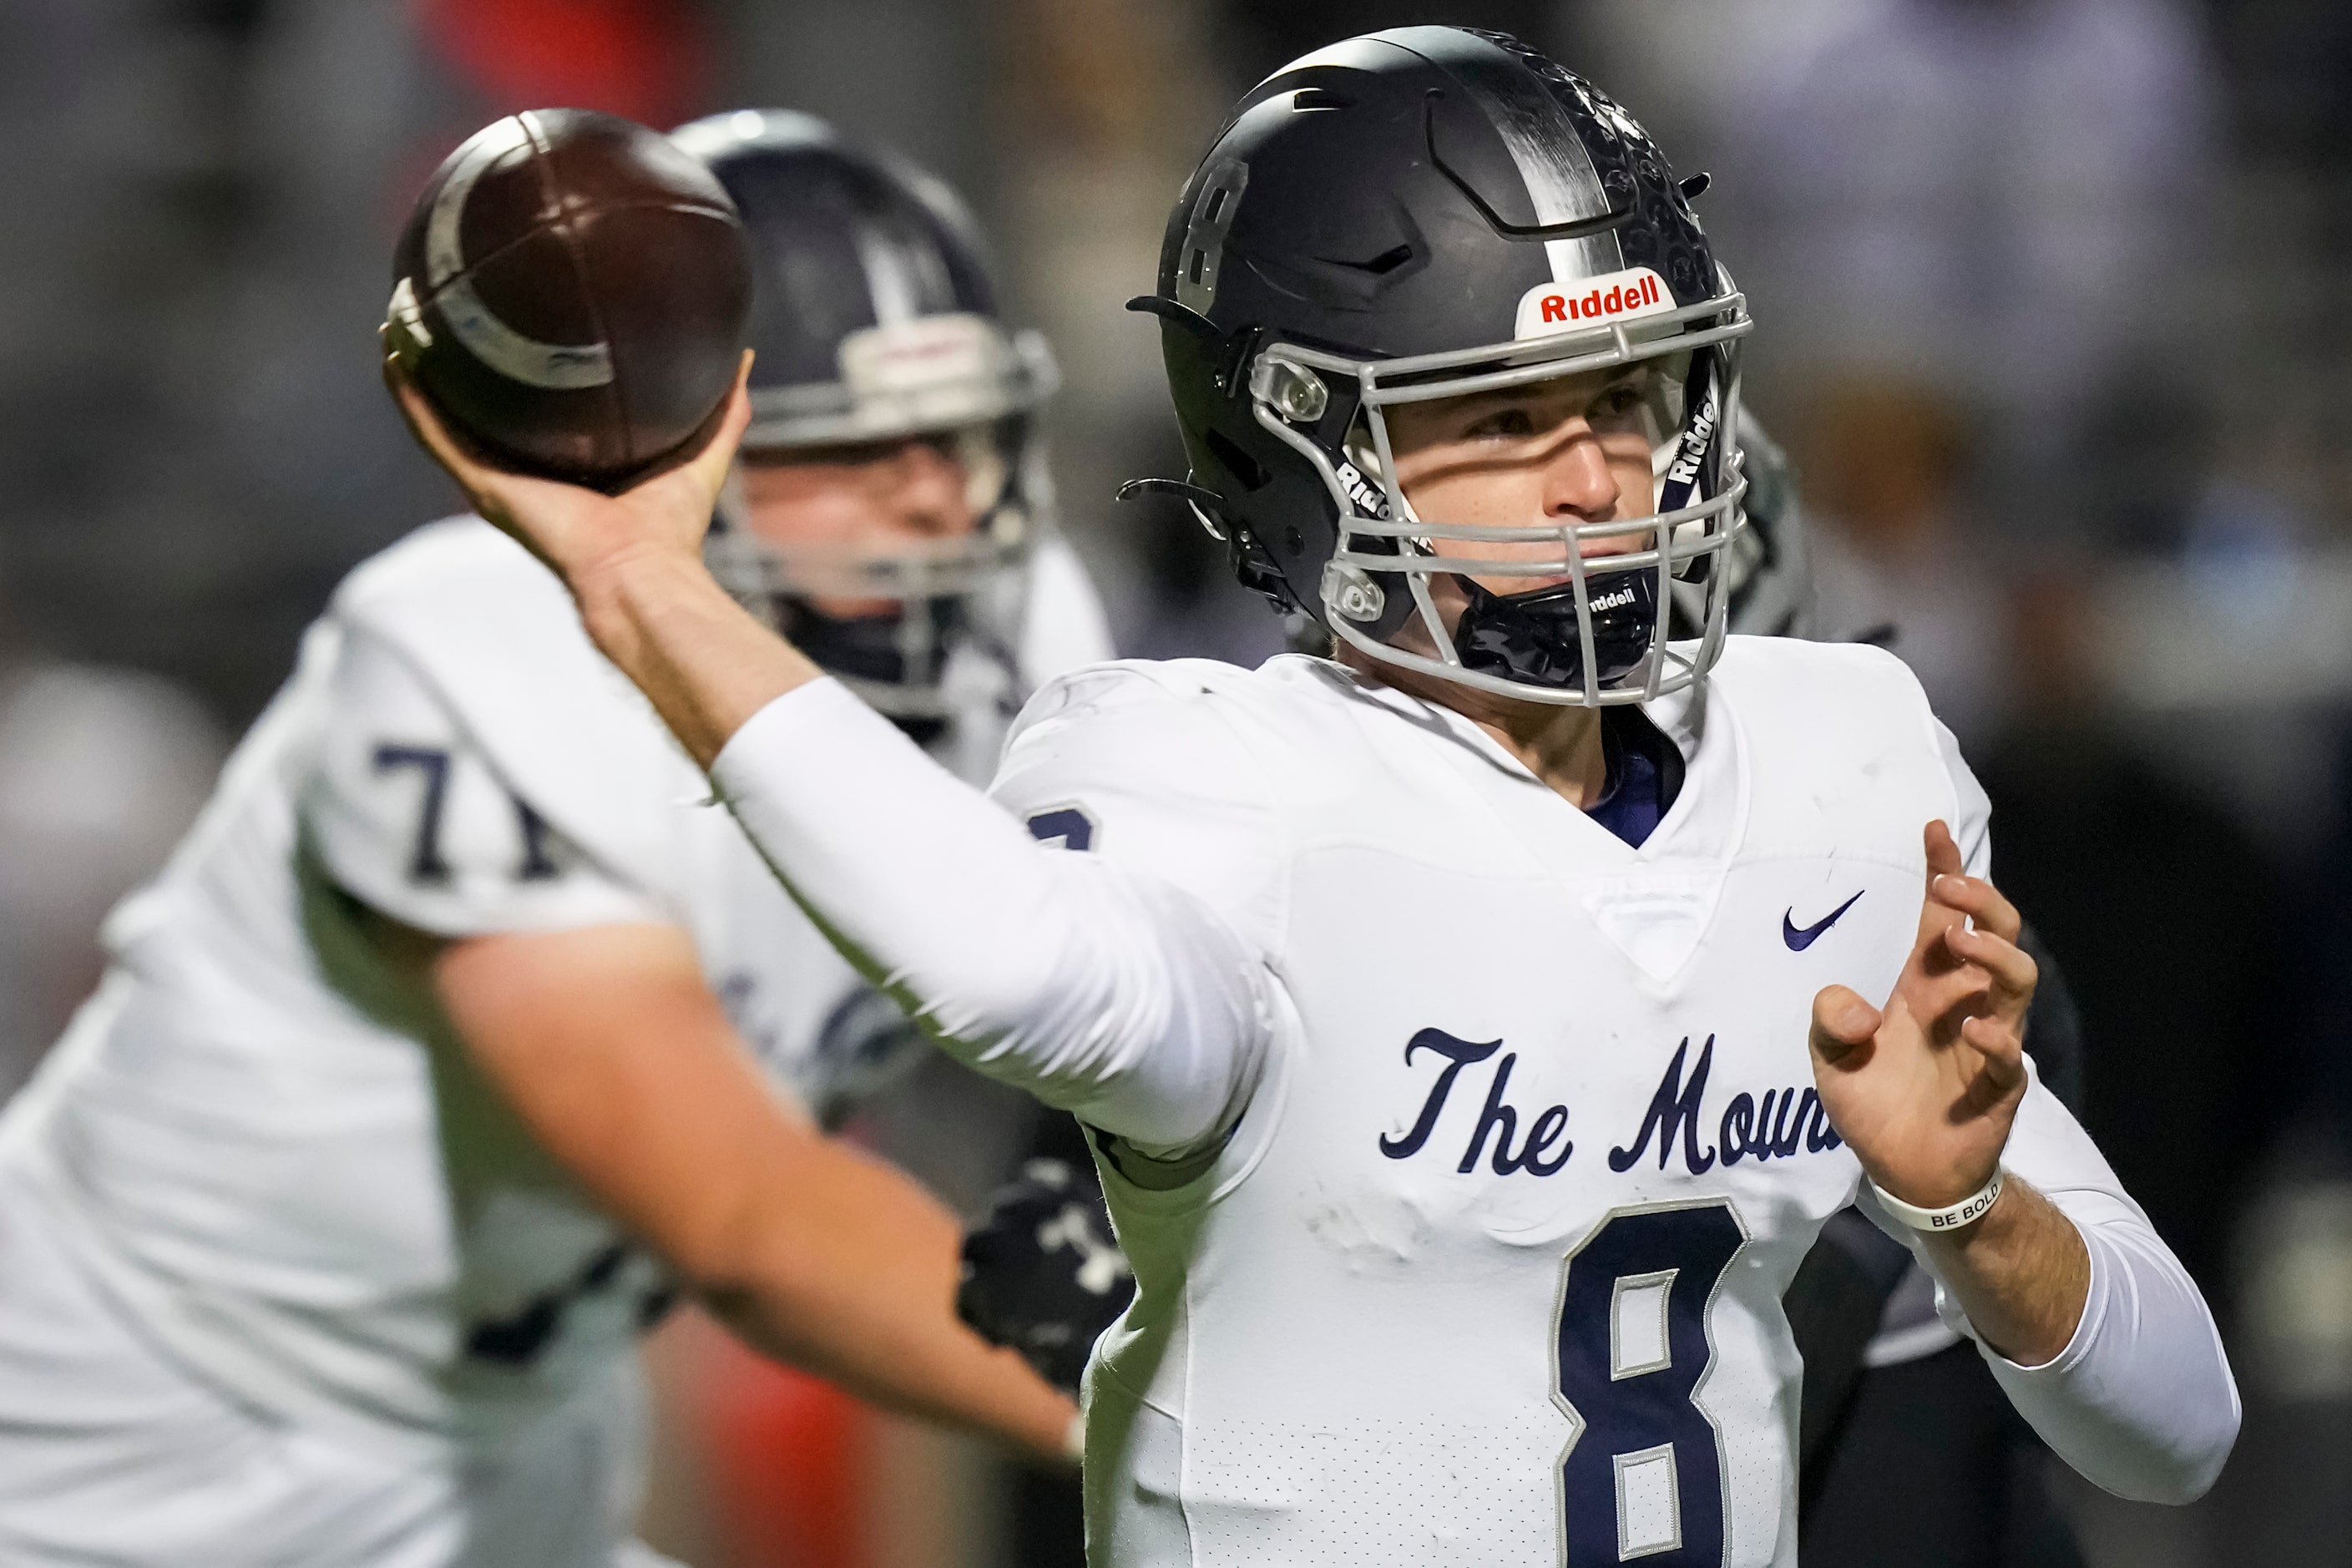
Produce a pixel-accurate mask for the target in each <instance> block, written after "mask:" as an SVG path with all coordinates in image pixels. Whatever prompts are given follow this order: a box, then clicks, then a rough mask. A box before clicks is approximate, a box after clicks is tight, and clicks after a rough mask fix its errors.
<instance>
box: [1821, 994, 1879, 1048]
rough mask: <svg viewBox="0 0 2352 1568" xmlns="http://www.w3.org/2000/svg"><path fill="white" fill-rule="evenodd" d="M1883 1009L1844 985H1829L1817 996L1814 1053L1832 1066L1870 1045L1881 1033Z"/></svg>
mask: <svg viewBox="0 0 2352 1568" xmlns="http://www.w3.org/2000/svg"><path fill="white" fill-rule="evenodd" d="M1878 1024H1879V1012H1878V1009H1877V1008H1875V1007H1874V1006H1872V1005H1870V1004H1869V1003H1867V1002H1865V1001H1864V1000H1863V999H1862V997H1861V996H1860V995H1859V994H1856V993H1854V992H1853V991H1850V990H1848V989H1847V988H1846V987H1844V986H1843V985H1825V986H1823V987H1822V989H1821V990H1820V991H1819V992H1818V993H1816V994H1814V997H1813V1026H1812V1032H1811V1045H1812V1050H1813V1055H1814V1056H1816V1057H1817V1058H1820V1059H1821V1060H1822V1061H1824V1062H1827V1063H1829V1064H1831V1065H1832V1066H1835V1065H1837V1064H1840V1063H1842V1062H1843V1061H1844V1060H1845V1058H1848V1057H1850V1056H1852V1055H1853V1053H1854V1052H1855V1051H1857V1050H1859V1049H1861V1048H1862V1047H1864V1046H1865V1045H1867V1044H1868V1043H1869V1042H1870V1040H1871V1039H1872V1037H1874V1036H1875V1035H1876V1034H1877V1033H1878Z"/></svg>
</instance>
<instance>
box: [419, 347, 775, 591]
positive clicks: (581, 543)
mask: <svg viewBox="0 0 2352 1568" xmlns="http://www.w3.org/2000/svg"><path fill="white" fill-rule="evenodd" d="M750 375H751V354H750V353H748V352H747V353H745V354H744V355H743V362H742V364H741V366H740V368H739V369H738V370H737V372H736V376H735V390H734V391H733V392H732V393H730V395H729V405H728V410H727V414H726V416H725V417H724V418H723V419H721V420H720V422H719V428H718V429H717V430H716V431H715V432H714V433H713V434H712V436H711V437H710V439H709V442H708V443H707V444H706V445H705V446H704V447H703V448H702V450H700V451H699V452H697V453H696V454H695V455H694V456H693V457H692V458H688V459H687V460H686V461H685V462H683V463H680V464H678V465H677V467H675V468H665V469H663V470H662V471H661V472H660V473H658V474H656V475H655V476H654V477H653V478H651V479H646V480H645V481H644V482H643V483H641V484H639V485H637V486H636V487H635V488H634V489H628V490H625V491H623V492H622V493H621V494H619V495H616V496H608V495H605V494H604V493H602V492H601V491H597V490H593V489H584V488H583V487H582V486H579V485H567V484H562V483H559V482H558V481H556V480H553V479H537V478H534V477H532V476H530V475H528V474H518V473H512V472H509V470H507V469H504V468H495V467H493V466H491V465H490V464H488V463H486V462H484V461H483V460H482V459H481V458H478V457H476V456H475V455H474V454H473V453H472V452H471V451H469V450H467V447H466V446H465V444H464V443H463V442H461V441H459V440H458V439H457V437H455V436H453V435H452V434H451V433H450V431H449V428H448V426H446V425H445V424H444V423H443V421H442V419H441V417H440V416H439V415H438V414H437V413H436V412H435V411H434V408H433V405H432V404H431V403H430V402H429V401H428V400H427V399H426V398H425V395H424V393H422V392H421V391H419V390H418V388H417V386H416V384H415V382H413V381H412V380H411V379H410V378H409V374H408V369H407V366H406V365H405V364H404V363H403V362H402V361H401V358H400V356H399V355H398V354H396V353H386V354H385V355H384V360H383V378H384V384H385V385H386V387H388V388H389V389H390V391H391V393H392V396H393V401H394V403H396V404H398V405H400V414H401V417H402V418H403V419H404V420H405V421H407V424H408V429H409V433H410V434H411V435H413V436H415V437H416V442H417V445H419V446H421V447H424V448H425V451H426V452H427V453H429V454H430V455H431V456H432V458H433V460H434V461H435V462H436V463H438V464H440V465H441V467H442V468H446V469H447V470H448V473H449V477H450V478H451V479H455V480H457V486H458V488H459V489H462V490H464V491H465V492H466V499H467V500H469V501H471V502H472V503H473V506H474V510H476V511H478V512H479V513H480V514H481V515H482V517H483V518H484V519H486V520H487V521H489V522H490V523H492V524H493V525H495V526H496V527H498V528H499V530H501V531H504V532H506V533H509V534H511V535H512V536H513V537H514V538H515V539H516V540H517V541H519V542H520V543H521V544H522V545H523V547H524V548H526V549H528V550H529V551H530V552H531V553H532V554H534V555H536V556H538V557H539V558H540V559H541V561H544V562H546V563H548V564H549V565H550V566H551V567H553V568H554V569H555V570H556V572H557V573H558V574H560V575H561V576H562V578H563V579H564V580H565V581H566V582H567V583H570V584H572V586H573V587H574V588H575V589H576V588H578V587H579V586H580V584H581V581H582V579H583V577H587V576H591V575H593V574H596V573H597V572H598V571H600V570H601V569H602V568H603V567H604V565H605V564H607V563H611V562H613V561H614V560H615V559H617V558H618V557H620V556H623V555H625V554H630V553H644V552H653V553H660V554H674V555H678V556H681V557H698V555H699V553H700V551H701V546H702V536H703V533H704V532H705V531H707V530H708V529H709V526H710V518H711V513H712V510H713V509H714V508H715V506H716V504H717V502H718V499H719V487H720V486H721V485H722V484H724V483H725V482H726V479H727V468H728V465H729V464H730V462H732V461H733V460H734V458H735V447H736V444H737V443H738V442H739V441H740V440H741V439H742V437H743V429H744V426H746V425H747V424H749V423H750V421H751V399H750V397H749V395H747V393H746V391H745V383H746V381H747V379H748V378H749V377H750Z"/></svg>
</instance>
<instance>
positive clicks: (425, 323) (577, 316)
mask: <svg viewBox="0 0 2352 1568" xmlns="http://www.w3.org/2000/svg"><path fill="white" fill-rule="evenodd" d="M394 276H395V279H396V281H395V282H394V286H393V291H392V305H391V309H390V311H389V313H388V317H387V320H386V322H385V340H386V342H387V344H388V346H389V347H390V349H391V352H392V353H394V354H396V355H398V356H399V358H400V360H401V362H402V363H403V364H404V367H405V368H406V370H407V371H408V374H409V375H410V377H411V379H412V380H414V381H415V384H416V385H417V386H418V387H419V388H420V389H421V390H422V391H423V392H424V394H425V396H426V397H427V398H429V399H430V400H431V401H432V404H433V405H434V407H435V408H436V410H437V411H438V412H439V414H440V415H441V416H442V419H443V421H444V423H446V425H447V426H449V427H450V428H451V430H452V431H453V432H454V433H455V434H456V435H457V436H458V437H460V438H461V439H463V440H465V441H467V442H469V443H470V444H472V445H473V446H474V447H477V448H478V451H479V455H480V456H482V457H484V458H488V460H489V461H491V462H493V463H495V464H496V465H498V466H499V467H500V468H509V469H513V470H516V471H519V472H522V473H529V474H537V475H541V476H543V477H546V478H550V479H564V480H567V481H570V482H572V483H574V484H583V485H589V486H592V487H593V488H595V489H602V490H605V491H608V492H612V491H618V490H622V489H626V488H628V487H629V486H630V485H632V484H635V483H636V482H637V481H639V480H641V479H646V477H648V476H650V475H651V474H653V473H655V472H656V471H657V470H659V469H660V468H664V467H666V466H667V465H668V464H670V463H672V462H677V461H681V460H683V459H684V458H688V457H690V456H691V455H693V453H695V452H696V451H698V450H699V449H700V448H701V446H702V443H703V441H704V440H705V439H707V438H708V437H709V434H710V432H711V431H712V430H714V429H716V428H717V426H718V424H719V418H720V417H721V416H722V415H723V414H724V412H725V409H726V401H727V395H728V392H729V390H730V387H731V386H732V385H733V384H734V380H735V368H736V364H737V362H738V360H739V359H740V355H741V353H742V348H743V340H744V327H745V322H746V320H747V318H748V316H749V313H750V310H751V251H750V248H749V247H748V245H747V244H746V242H745V240H744V237H743V226H742V223H741V221H740V219H739V218H738V217H737V216H736V213H735V207H734V204H733V203H732V202H730V201H729V200H728V197H727V193H726V191H725V190H724V189H722V188H721V187H720V185H719V182H718V180H717V179H715V178H714V177H713V176H712V175H711V174H710V172H709V170H708V169H706V168H705V167H704V166H703V165H702V163H701V162H700V160H698V159H697V158H695V157H694V156H692V155H691V154H689V153H686V152H684V151H682V150H680V149H679V148H678V147H677V146H676V145H675V144H674V143H672V142H671V141H670V140H669V138H667V137H666V136H663V135H661V134H659V133H658V132H653V131H649V130H647V129H646V127H644V126H642V125H639V124H637V123H635V121H628V120H623V119H621V118H619V117H618V116H616V115H611V114H599V113H595V112H593V111H592V110H583V109H534V110H526V111H524V112H523V113H520V114H514V115H509V116H508V117H507V118H506V119H504V120H501V121H498V122H496V123H495V124H493V125H490V126H488V127H487V128H485V129H484V130H482V131H479V132H476V133H475V134H474V135H473V136H472V137H471V138H469V139H468V140H467V142H466V143H465V144H464V145H463V146H461V147H459V148H458V149H457V151H456V152H455V153H451V154H450V155H449V158H448V161H447V162H446V163H443V164H442V165H441V167H440V168H439V169H438V170H436V172H435V174H434V175H433V178H432V179H431V181H430V182H428V183H427V184H426V185H425V193H424V195H421V196H420V197H418V198H417V203H416V208H415V212H414V213H412V214H411V215H410V216H409V220H408V226H407V228H406V230H405V231H404V233H403V234H402V236H401V239H400V248H399V252H398V254H397V256H396V258H395V259H394Z"/></svg>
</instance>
